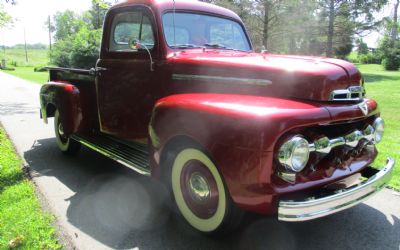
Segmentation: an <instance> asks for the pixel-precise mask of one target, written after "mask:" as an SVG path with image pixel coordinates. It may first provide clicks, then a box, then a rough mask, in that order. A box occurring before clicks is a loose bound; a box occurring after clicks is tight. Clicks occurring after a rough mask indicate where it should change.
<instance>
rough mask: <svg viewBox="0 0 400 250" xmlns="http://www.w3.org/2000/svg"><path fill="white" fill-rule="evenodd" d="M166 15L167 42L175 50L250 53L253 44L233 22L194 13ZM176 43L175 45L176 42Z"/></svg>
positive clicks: (164, 20)
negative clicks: (192, 49) (200, 49)
mask: <svg viewBox="0 0 400 250" xmlns="http://www.w3.org/2000/svg"><path fill="white" fill-rule="evenodd" d="M173 24H174V20H173V13H171V12H169V13H166V14H164V15H163V26H164V33H165V39H166V41H167V43H168V46H170V47H171V48H201V47H206V48H208V47H209V48H215V49H232V50H242V51H249V50H250V48H251V47H250V44H249V41H248V40H247V37H246V35H245V32H244V30H243V28H242V26H241V25H240V24H239V23H237V22H235V21H232V20H229V19H225V18H220V17H214V16H207V15H203V14H194V13H179V12H177V13H175V39H174V29H173ZM174 40H175V41H174Z"/></svg>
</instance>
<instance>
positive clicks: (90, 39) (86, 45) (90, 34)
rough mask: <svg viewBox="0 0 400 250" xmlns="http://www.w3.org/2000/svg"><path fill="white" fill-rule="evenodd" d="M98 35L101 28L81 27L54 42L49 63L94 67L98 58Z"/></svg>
mask: <svg viewBox="0 0 400 250" xmlns="http://www.w3.org/2000/svg"><path fill="white" fill-rule="evenodd" d="M100 37H101V30H99V29H98V30H89V29H88V28H86V27H82V28H81V29H80V30H79V31H78V32H77V33H75V34H73V35H70V36H68V37H67V38H65V39H63V40H58V41H57V42H56V43H55V45H54V49H53V52H52V53H51V63H52V64H55V65H57V66H59V67H72V68H85V69H89V68H91V67H94V66H95V65H96V61H97V59H98V58H99V49H100Z"/></svg>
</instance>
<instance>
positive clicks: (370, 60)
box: [358, 52, 382, 64]
mask: <svg viewBox="0 0 400 250" xmlns="http://www.w3.org/2000/svg"><path fill="white" fill-rule="evenodd" d="M358 60H359V62H360V63H364V64H381V62H382V55H381V54H380V53H378V52H369V53H368V54H360V55H359V56H358Z"/></svg>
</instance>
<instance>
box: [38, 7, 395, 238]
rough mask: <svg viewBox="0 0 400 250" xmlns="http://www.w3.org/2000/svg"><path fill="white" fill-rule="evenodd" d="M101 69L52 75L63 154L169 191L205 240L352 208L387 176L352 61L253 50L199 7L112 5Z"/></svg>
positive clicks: (231, 16)
mask: <svg viewBox="0 0 400 250" xmlns="http://www.w3.org/2000/svg"><path fill="white" fill-rule="evenodd" d="M100 51H101V52H100V57H99V59H98V61H97V64H96V67H95V68H93V69H91V70H82V69H70V68H51V69H50V80H49V82H48V83H46V84H45V85H43V87H42V89H41V91H40V101H41V117H42V119H43V120H44V121H45V122H47V119H48V118H49V117H54V126H55V134H56V141H57V144H58V146H59V148H60V149H61V151H63V152H64V153H67V154H74V153H77V152H78V150H79V148H80V146H81V145H85V146H87V147H89V148H92V149H93V150H96V151H98V152H99V153H102V154H104V155H106V156H107V157H110V158H112V159H114V160H116V161H118V162H119V163H121V164H122V165H124V166H126V167H129V168H131V169H133V170H135V171H136V172H138V173H140V174H144V175H148V176H151V177H152V178H156V179H158V180H160V181H162V182H163V183H164V184H165V186H166V188H167V189H168V190H169V191H170V193H171V197H172V200H173V201H174V202H175V203H176V208H177V209H178V210H179V212H180V213H181V215H182V217H183V218H184V219H185V220H186V221H187V222H188V223H189V224H190V225H191V226H193V227H194V228H195V229H197V230H199V231H201V232H204V233H222V232H226V231H229V230H231V229H232V228H234V227H235V225H237V224H238V222H239V221H240V217H241V215H242V214H243V211H250V212H256V213H260V214H266V215H277V216H278V219H279V220H282V221H304V220H310V219H315V218H319V217H322V216H326V215H329V214H331V213H335V212H338V211H340V210H343V209H345V208H348V207H351V206H354V205H356V204H358V203H359V202H361V201H362V200H364V199H366V198H368V197H369V196H370V195H372V194H374V193H376V192H377V191H379V190H380V189H381V188H382V187H384V186H385V185H386V183H387V182H388V181H389V180H390V176H391V173H392V170H393V167H394V161H393V159H392V158H390V157H389V158H388V162H387V165H386V166H385V167H384V168H382V169H381V170H375V169H374V168H372V167H370V165H371V164H372V162H373V161H374V159H375V158H376V155H377V150H376V147H375V144H376V143H379V142H380V141H381V139H382V135H383V130H384V122H383V120H382V118H380V112H379V109H378V105H377V103H376V102H375V101H374V100H372V99H369V98H367V96H366V93H365V90H364V80H363V78H362V75H361V74H360V72H359V71H358V70H357V68H356V67H355V66H354V65H352V64H351V63H348V62H346V61H342V60H338V59H331V58H323V57H308V56H295V55H275V54H271V53H265V52H263V53H256V52H255V51H254V49H253V46H252V43H251V41H250V39H249V35H248V34H247V32H246V29H245V26H244V24H243V22H242V21H241V20H240V18H239V17H238V16H237V15H236V14H235V13H233V12H232V11H230V10H227V9H224V8H222V7H218V6H215V5H212V4H208V3H204V2H198V1H176V2H174V1H166V0H129V1H126V2H123V3H120V4H117V5H115V6H113V7H111V8H110V10H109V11H108V13H107V16H106V18H105V22H104V31H103V37H102V43H101V49H100Z"/></svg>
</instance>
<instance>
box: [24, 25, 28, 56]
mask: <svg viewBox="0 0 400 250" xmlns="http://www.w3.org/2000/svg"><path fill="white" fill-rule="evenodd" d="M24 42H25V60H26V62H28V51H27V50H26V34H25V27H24Z"/></svg>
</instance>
